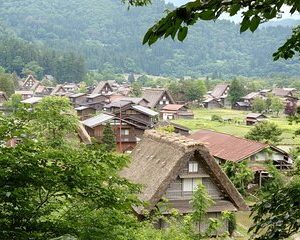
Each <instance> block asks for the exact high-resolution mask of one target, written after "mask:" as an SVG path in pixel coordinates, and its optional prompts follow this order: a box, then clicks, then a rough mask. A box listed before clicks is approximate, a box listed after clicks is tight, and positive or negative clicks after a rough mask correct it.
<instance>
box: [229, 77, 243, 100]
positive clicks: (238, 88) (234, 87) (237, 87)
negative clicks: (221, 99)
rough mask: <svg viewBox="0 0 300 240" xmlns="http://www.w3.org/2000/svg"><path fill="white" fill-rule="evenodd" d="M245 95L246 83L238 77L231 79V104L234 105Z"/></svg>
mask: <svg viewBox="0 0 300 240" xmlns="http://www.w3.org/2000/svg"><path fill="white" fill-rule="evenodd" d="M244 95H245V88H244V85H243V84H242V83H241V81H239V80H238V79H237V78H234V79H233V80H232V81H231V84H230V89H229V99H230V102H231V105H232V106H233V105H234V104H235V103H236V102H237V101H239V100H240V99H241V98H242V97H243V96H244Z"/></svg>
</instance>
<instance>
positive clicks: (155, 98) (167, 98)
mask: <svg viewBox="0 0 300 240" xmlns="http://www.w3.org/2000/svg"><path fill="white" fill-rule="evenodd" d="M142 98H144V99H146V100H147V101H148V102H149V104H148V106H149V107H150V108H152V109H158V110H159V109H161V108H163V107H164V106H165V105H168V104H175V101H174V99H173V97H172V96H171V94H170V93H169V91H167V90H165V89H163V88H150V89H144V90H143V95H142Z"/></svg>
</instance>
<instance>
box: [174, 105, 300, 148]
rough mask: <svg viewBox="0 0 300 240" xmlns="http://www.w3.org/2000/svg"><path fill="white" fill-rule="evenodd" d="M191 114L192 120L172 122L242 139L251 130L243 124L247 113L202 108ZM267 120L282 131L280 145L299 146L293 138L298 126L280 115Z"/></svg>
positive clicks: (270, 116)
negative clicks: (220, 118) (216, 116)
mask: <svg viewBox="0 0 300 240" xmlns="http://www.w3.org/2000/svg"><path fill="white" fill-rule="evenodd" d="M193 112H194V114H195V118H194V119H180V120H175V121H174V122H175V123H178V124H181V125H183V126H185V127H188V128H190V129H191V131H192V132H193V131H196V130H199V129H210V130H215V131H219V132H223V133H228V134H232V135H235V136H239V137H244V136H245V134H246V133H247V132H248V131H249V130H250V129H251V128H252V127H251V126H246V124H245V117H246V115H247V114H248V113H249V112H244V111H238V110H232V109H203V108H198V109H193ZM212 115H218V116H221V117H222V118H223V119H224V120H228V119H231V120H232V121H231V122H227V121H224V122H215V121H211V116H212ZM268 120H269V121H270V122H274V123H276V124H277V125H278V126H279V127H280V128H281V129H282V130H283V134H282V141H281V142H280V145H288V147H289V146H298V145H300V137H296V138H295V137H294V132H295V130H296V129H297V128H300V124H299V125H297V124H293V125H290V124H289V122H288V120H287V118H286V116H285V115H280V116H279V117H273V116H272V115H268Z"/></svg>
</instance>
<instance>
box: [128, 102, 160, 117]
mask: <svg viewBox="0 0 300 240" xmlns="http://www.w3.org/2000/svg"><path fill="white" fill-rule="evenodd" d="M132 108H133V109H135V110H136V111H139V112H142V113H144V114H146V115H149V116H151V117H154V116H156V115H158V113H157V112H155V111H153V110H151V109H150V108H146V107H143V106H141V105H135V106H132Z"/></svg>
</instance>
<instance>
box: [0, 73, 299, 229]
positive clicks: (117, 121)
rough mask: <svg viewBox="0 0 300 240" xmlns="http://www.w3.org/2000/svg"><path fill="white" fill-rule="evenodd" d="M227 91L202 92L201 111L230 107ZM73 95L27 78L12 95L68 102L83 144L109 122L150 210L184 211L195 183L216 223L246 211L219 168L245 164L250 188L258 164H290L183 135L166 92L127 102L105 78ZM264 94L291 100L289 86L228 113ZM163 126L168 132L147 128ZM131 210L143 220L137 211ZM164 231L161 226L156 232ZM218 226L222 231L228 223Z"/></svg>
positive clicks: (216, 138)
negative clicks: (206, 197) (208, 201)
mask: <svg viewBox="0 0 300 240" xmlns="http://www.w3.org/2000/svg"><path fill="white" fill-rule="evenodd" d="M46 77H47V78H50V79H51V76H46ZM229 89H230V86H229V85H228V84H218V85H217V86H216V87H215V88H214V89H213V91H211V92H209V93H208V94H207V96H206V98H205V100H204V101H203V106H204V107H205V108H223V107H227V106H231V103H230V101H229V99H228V93H229ZM79 90H80V86H79V85H77V84H69V83H68V84H59V85H57V86H55V87H46V86H43V84H42V83H41V82H40V81H38V80H36V79H35V78H34V77H33V76H32V75H29V76H28V77H27V78H26V79H25V80H24V81H22V82H21V83H20V88H19V89H18V90H16V91H15V93H16V94H19V95H21V96H22V102H23V103H24V104H29V105H31V106H34V105H35V104H36V103H38V102H40V101H41V99H42V98H43V97H44V96H64V97H68V98H69V99H70V104H72V106H73V107H74V109H75V110H76V112H77V114H78V117H79V119H80V121H81V126H80V128H79V130H78V133H79V135H80V136H81V140H82V141H83V142H84V143H91V139H94V140H95V141H98V142H100V143H101V141H102V139H103V131H104V128H105V126H106V125H107V124H109V125H110V126H111V128H112V130H113V132H114V134H115V139H116V145H117V146H116V149H117V151H119V152H127V153H129V152H130V153H132V162H131V164H130V165H129V167H128V168H126V169H124V170H123V171H122V173H121V174H122V175H123V176H124V177H126V178H128V179H129V180H132V181H133V182H135V183H139V184H142V185H143V186H144V188H143V190H142V192H141V194H140V199H141V200H143V201H147V202H148V203H149V204H150V206H149V208H150V209H153V208H155V207H158V206H161V205H160V204H159V203H161V202H162V200H163V199H168V201H167V203H165V204H167V206H168V207H170V208H176V209H177V210H179V212H180V213H182V214H188V213H190V212H192V206H191V203H190V200H191V198H192V195H193V192H195V191H196V190H197V186H198V184H199V183H202V184H203V185H204V186H205V188H206V189H207V191H208V193H209V195H210V196H211V198H212V199H213V200H214V202H215V203H214V205H213V206H212V207H210V208H209V209H208V212H207V218H210V217H216V218H221V212H223V211H238V210H247V209H248V207H247V205H246V203H245V201H244V199H243V197H242V196H241V195H240V194H239V192H238V191H237V189H236V188H235V187H234V185H233V184H232V183H231V181H230V180H229V179H228V177H227V176H226V174H225V173H224V172H223V171H222V170H221V165H223V164H224V163H226V162H234V163H237V162H247V165H248V166H249V167H250V169H251V170H252V171H253V172H254V174H255V180H254V181H253V183H252V184H251V186H258V187H260V186H261V185H263V184H264V181H265V180H266V179H267V178H269V177H271V175H270V174H269V173H268V171H267V169H266V167H265V165H264V163H266V162H271V163H272V164H273V165H274V166H275V167H276V168H278V169H279V170H282V171H286V170H288V169H290V168H291V166H292V158H291V156H290V155H289V154H288V153H287V152H285V151H283V150H281V149H279V148H277V147H276V146H273V145H270V144H264V143H260V142H256V141H252V140H247V139H244V138H239V137H236V136H233V135H229V134H224V133H219V132H215V131H209V130H199V131H197V132H194V133H192V134H190V133H189V129H188V128H186V127H183V126H181V125H178V124H175V123H172V122H171V120H174V119H180V118H183V119H192V118H194V114H193V112H192V111H191V110H190V109H189V107H188V106H187V105H186V104H179V103H177V102H176V101H175V100H174V99H173V97H172V95H171V94H170V92H169V91H168V90H166V89H163V88H143V89H142V95H141V96H140V97H132V95H131V88H130V85H128V84H123V85H122V84H121V85H120V84H117V83H116V82H115V81H105V82H100V83H99V84H98V85H97V86H95V87H91V88H88V89H87V91H86V92H80V91H79ZM267 94H273V95H274V96H278V97H280V98H281V99H282V101H284V102H285V103H286V104H291V103H292V104H295V103H297V101H298V98H297V97H296V90H295V89H286V88H283V89H277V88H276V89H273V90H261V91H260V92H255V93H250V94H247V95H246V96H245V97H243V101H242V102H237V103H235V104H234V108H235V109H239V110H250V109H251V104H252V101H253V100H254V99H255V98H258V97H259V98H266V97H267ZM7 100H8V98H7V96H6V94H5V93H4V92H0V103H1V104H2V103H3V102H5V101H7ZM265 118H266V116H265V115H263V114H256V113H249V114H248V115H247V117H246V124H247V125H253V124H255V123H256V122H258V121H262V120H264V119H265ZM170 125H171V126H172V128H173V130H174V132H175V133H173V134H165V133H162V132H161V131H159V130H155V129H159V128H161V127H166V126H170ZM251 186H249V187H251ZM134 210H135V211H136V213H137V214H138V215H139V216H141V217H143V208H139V207H137V208H135V209H134ZM163 214H164V215H166V216H168V215H169V214H170V212H169V211H168V210H165V211H164V212H163ZM165 226H166V223H165V222H163V221H161V222H160V223H159V226H158V227H161V228H163V227H165ZM197 227H198V228H199V230H201V229H203V228H205V224H204V225H203V223H199V224H198V225H197ZM206 227H207V226H206ZM224 228H225V229H223V230H227V228H228V225H224Z"/></svg>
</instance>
